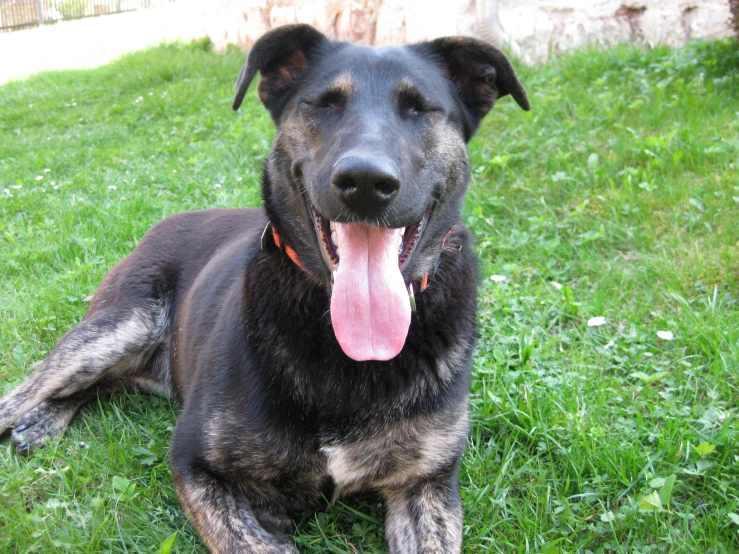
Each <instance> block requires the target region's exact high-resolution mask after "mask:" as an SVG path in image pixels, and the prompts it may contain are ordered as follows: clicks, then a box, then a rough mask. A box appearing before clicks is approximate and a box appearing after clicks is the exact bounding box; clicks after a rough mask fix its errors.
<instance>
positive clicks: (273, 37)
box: [232, 25, 328, 121]
mask: <svg viewBox="0 0 739 554" xmlns="http://www.w3.org/2000/svg"><path fill="white" fill-rule="evenodd" d="M325 41H328V39H327V38H326V37H325V36H324V35H322V34H321V33H319V32H318V31H316V30H315V29H314V28H313V27H311V26H310V25H285V26H284V27H278V28H277V29H274V30H272V31H270V32H268V33H266V34H265V35H263V36H262V37H261V38H260V39H259V40H258V41H257V42H256V43H254V46H253V47H252V49H251V50H250V51H249V56H248V58H247V60H246V65H244V67H243V68H242V70H241V73H240V74H239V79H238V81H237V82H236V97H235V98H234V101H233V105H232V107H233V109H234V111H235V110H238V109H239V106H241V103H242V102H243V100H244V95H245V94H246V91H247V90H248V88H249V85H250V84H251V82H252V81H253V80H254V77H255V76H256V74H257V72H259V73H260V74H261V79H260V80H259V88H258V89H257V92H258V94H259V99H260V100H261V101H262V104H264V106H265V107H266V108H267V109H268V110H269V112H270V114H272V119H273V120H275V121H277V120H278V118H279V115H280V111H281V110H282V107H283V105H284V103H285V100H286V99H287V97H288V96H289V92H290V91H291V89H292V88H293V87H294V86H295V85H296V84H297V83H298V82H299V81H300V79H301V78H302V77H303V76H304V75H305V73H306V72H307V71H308V60H309V58H310V56H311V53H312V52H314V51H315V50H316V49H317V48H318V47H319V46H320V45H321V44H323V43H324V42H325Z"/></svg>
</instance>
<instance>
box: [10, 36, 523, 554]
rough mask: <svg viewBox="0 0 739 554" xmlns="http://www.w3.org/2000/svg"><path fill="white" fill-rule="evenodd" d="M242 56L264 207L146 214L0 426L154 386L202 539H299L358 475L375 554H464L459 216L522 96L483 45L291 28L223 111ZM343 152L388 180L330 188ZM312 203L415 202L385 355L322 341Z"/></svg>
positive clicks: (320, 275) (363, 210)
mask: <svg viewBox="0 0 739 554" xmlns="http://www.w3.org/2000/svg"><path fill="white" fill-rule="evenodd" d="M257 72H259V73H260V74H261V81H260V83H259V97H260V99H261V101H262V102H263V103H264V105H265V106H266V108H267V109H268V110H269V112H270V114H271V115H272V118H273V119H274V121H275V123H276V125H277V128H278V136H277V139H276V140H275V143H274V147H273V150H272V153H271V155H270V156H269V159H268V161H267V162H266V164H265V171H264V178H263V185H262V187H263V196H264V205H265V210H264V211H262V210H247V209H244V210H207V211H201V212H190V213H183V214H177V215H174V216H171V217H168V218H167V219H165V220H164V221H162V222H161V223H159V224H158V225H156V226H155V227H154V228H152V229H151V230H150V231H149V232H148V233H147V234H146V236H144V238H143V239H142V240H141V242H140V244H139V245H138V246H137V247H136V249H135V250H134V251H133V252H132V253H131V254H130V255H129V256H128V257H127V258H126V259H124V260H123V261H122V262H120V263H119V264H118V265H117V266H115V267H114V268H113V269H112V270H111V271H110V272H109V273H108V275H107V276H106V277H105V279H104V280H103V282H102V284H101V285H100V287H99V288H98V290H97V292H96V294H95V296H94V298H93V300H92V303H91V305H90V309H89V311H88V313H87V315H86V316H85V318H84V320H83V321H82V322H81V323H80V324H79V325H78V326H77V327H75V328H74V329H72V330H71V331H70V332H69V333H68V334H67V335H66V336H65V337H64V338H62V340H61V341H60V342H59V344H58V345H57V346H56V348H55V349H54V350H53V351H52V352H51V354H49V356H48V357H47V358H46V359H44V360H43V361H41V362H40V363H39V364H38V367H36V369H35V371H34V372H33V373H32V374H31V375H30V376H29V377H28V378H27V379H26V381H25V382H24V383H23V384H21V385H20V386H19V387H17V388H16V389H15V390H14V391H12V392H11V393H10V394H8V395H7V396H5V397H4V398H3V399H2V400H0V425H2V428H3V429H5V430H10V429H12V440H13V441H14V443H15V445H16V448H17V449H18V450H19V451H21V452H27V451H30V450H32V449H33V448H35V447H39V446H42V445H43V444H44V443H45V442H46V441H47V440H48V439H49V438H50V437H55V436H57V435H59V434H60V433H62V432H63V431H64V429H65V428H66V426H67V424H68V423H69V421H70V420H71V418H72V417H73V416H74V414H75V412H76V411H77V409H78V408H79V407H80V406H81V405H82V404H83V403H84V402H85V401H87V400H88V399H89V398H90V397H91V396H93V395H95V394H97V393H99V392H100V391H101V390H102V391H106V392H107V391H114V390H117V389H121V388H124V387H129V386H135V387H139V388H141V389H144V390H147V391H150V392H157V393H163V394H166V395H169V396H171V397H174V398H176V399H177V400H179V401H181V403H182V412H181V415H180V417H179V420H178V422H177V427H176V429H175V432H174V438H173V441H172V449H171V465H172V472H173V475H174V480H175V485H176V489H177V494H178V496H179V498H180V501H181V503H182V505H183V507H184V509H185V511H186V513H187V515H188V516H189V518H190V519H191V521H192V523H193V524H194V525H195V527H196V528H197V529H198V531H199V533H200V535H201V536H202V538H203V540H204V541H205V542H206V544H207V545H208V547H209V548H210V549H211V550H212V551H213V552H219V553H227V552H228V553H231V552H233V553H236V552H248V553H254V554H263V553H288V552H296V550H295V548H294V546H293V545H292V544H291V541H290V540H289V538H287V537H286V536H285V534H284V533H287V532H289V531H290V529H291V521H292V518H293V517H294V516H295V515H296V514H298V513H299V512H301V511H303V510H306V509H313V508H316V507H320V506H321V504H322V502H323V501H325V499H335V498H338V497H340V496H342V495H345V494H349V493H353V492H356V491H361V490H368V489H371V490H376V491H378V492H379V493H380V494H381V495H382V496H383V497H384V499H385V501H386V504H387V516H386V531H387V532H386V535H387V541H388V544H389V550H390V552H392V553H394V554H406V553H408V554H410V553H425V554H431V553H438V554H449V553H453V552H459V551H460V550H461V542H462V506H461V501H460V495H459V489H458V478H457V472H458V466H459V460H460V456H461V454H462V452H463V449H464V447H465V440H466V434H467V431H468V413H467V412H468V389H469V381H470V368H471V359H472V352H473V349H474V344H475V307H476V306H475V305H476V279H477V276H476V265H475V259H474V255H473V252H472V250H471V248H470V234H469V232H468V231H467V229H466V228H465V227H464V226H463V225H462V224H461V222H460V207H461V202H462V197H463V195H464V192H465V189H466V186H467V182H468V179H469V163H468V156H467V150H466V142H467V141H468V140H469V139H470V138H471V136H472V135H473V134H474V132H475V130H476V128H477V126H478V124H479V122H480V120H481V119H482V117H483V116H484V115H485V114H486V113H487V112H488V111H489V110H490V108H491V107H492V105H493V102H494V101H495V100H496V99H497V98H499V97H501V96H504V95H506V94H511V95H512V96H513V98H514V99H515V100H516V101H517V102H518V104H519V105H520V106H521V107H522V108H524V109H528V108H529V106H528V101H527V99H526V95H525V92H524V91H523V88H522V87H521V85H520V84H519V82H518V80H517V78H516V75H515V73H514V71H513V69H512V67H511V65H510V63H509V62H508V60H507V59H506V58H505V57H504V56H503V54H501V53H500V52H499V51H498V50H497V49H495V48H494V47H492V46H490V45H489V44H486V43H483V42H481V41H477V40H474V39H467V38H444V39H438V40H435V41H431V42H426V43H422V44H417V45H411V46H405V47H393V48H384V49H372V48H369V47H361V46H354V45H350V44H346V43H341V42H336V41H332V40H329V39H327V38H326V37H324V36H323V35H321V34H320V33H318V32H317V31H315V30H314V29H312V28H311V27H308V26H304V25H295V26H288V27H283V28H280V29H277V30H274V31H272V32H270V33H268V34H267V35H265V36H264V37H263V38H262V39H261V40H260V41H258V42H257V44H255V46H254V48H253V49H252V51H251V53H250V54H249V58H248V61H247V64H246V66H245V67H244V69H243V70H242V73H241V75H240V77H239V82H238V84H237V88H238V92H237V95H236V99H235V101H234V109H238V107H239V105H240V104H241V102H242V100H243V97H244V94H245V92H246V90H247V88H248V86H249V84H250V82H251V81H252V79H253V78H254V77H255V76H256V73H257ZM347 152H354V153H356V152H360V153H361V156H363V158H362V160H365V161H366V160H368V161H367V163H369V164H370V165H372V164H374V163H375V162H376V161H377V160H380V162H379V163H380V165H382V164H385V166H387V167H392V168H394V170H393V171H394V176H395V177H393V179H395V178H397V179H396V181H397V185H398V188H397V190H390V191H389V192H388V194H387V195H385V192H386V191H385V190H384V189H383V190H382V191H381V192H380V193H381V194H382V195H384V196H382V199H381V201H380V200H377V199H376V198H375V200H377V201H375V200H372V199H371V200H370V201H369V202H366V201H365V200H364V199H360V200H359V201H350V200H351V198H350V197H348V196H346V195H345V196H342V194H345V193H346V188H345V189H341V188H340V187H339V188H338V189H337V186H336V175H335V172H336V171H337V170H336V167H337V166H338V165H339V164H340V162H341V160H342V159H343V157H342V156H345V155H346V153H347ZM363 163H364V162H363ZM385 166H383V167H385ZM332 172H333V173H332ZM393 182H395V181H393ZM376 184H377V183H376ZM380 185H382V187H385V185H386V183H384V182H383V183H380ZM378 186H379V185H378ZM378 190H379V189H378ZM353 191H354V189H353V188H352V189H350V192H353ZM371 193H372V194H375V192H374V191H371ZM380 193H378V194H380ZM385 196H388V198H389V200H388V198H385ZM312 209H315V210H316V211H317V212H318V213H320V214H321V216H323V218H325V219H326V220H331V221H338V222H358V223H363V224H372V225H376V226H380V227H387V228H399V227H406V226H408V227H409V228H411V227H410V226H412V225H413V224H414V223H415V222H418V221H419V220H420V219H421V218H423V217H424V214H430V215H428V217H427V220H426V223H425V225H424V227H423V232H422V233H421V235H420V238H418V241H417V244H416V246H415V249H414V250H413V252H412V256H411V257H410V260H409V261H408V263H407V265H405V266H404V267H403V266H401V267H402V275H403V279H404V280H405V283H406V285H410V286H411V287H412V288H413V289H414V291H415V302H416V305H417V309H416V311H415V312H414V313H413V315H412V320H411V323H410V329H409V331H408V335H407V338H406V340H405V345H404V346H403V347H402V351H401V352H400V353H399V354H398V355H397V356H395V357H393V358H392V359H390V360H387V361H372V360H368V361H355V360H353V359H350V358H349V357H348V356H347V355H346V354H345V353H344V351H342V347H341V346H340V345H339V343H338V342H337V337H336V336H335V334H334V332H333V331H332V325H331V320H330V314H329V312H330V301H329V299H330V294H331V273H330V270H329V266H328V265H327V262H326V261H324V258H323V257H322V255H321V249H320V245H319V241H320V240H321V238H320V236H318V235H317V231H316V230H315V228H314V224H313V215H312V213H311V210H312ZM273 230H274V232H273ZM289 250H292V256H289V255H288V251H289ZM424 279H426V280H428V281H430V284H429V286H428V288H426V289H425V290H423V291H422V292H421V288H422V286H421V282H422V281H423V280H424ZM425 284H426V283H425V282H424V283H423V285H424V286H425Z"/></svg>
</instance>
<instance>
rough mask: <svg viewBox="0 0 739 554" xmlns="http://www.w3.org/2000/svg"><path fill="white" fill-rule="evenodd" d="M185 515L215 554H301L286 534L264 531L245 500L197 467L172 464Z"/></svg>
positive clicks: (176, 487)
mask: <svg viewBox="0 0 739 554" xmlns="http://www.w3.org/2000/svg"><path fill="white" fill-rule="evenodd" d="M172 474H173V476H174V482H175V489H176V490H177V496H178V497H179V499H180V503H181V504H182V506H183V508H184V509H185V513H186V514H187V516H188V517H189V518H190V521H191V522H192V524H193V525H194V526H195V528H196V529H197V530H198V533H199V534H200V537H201V538H202V539H203V541H204V542H205V544H206V545H208V548H209V549H210V551H211V552H213V553H214V554H237V553H238V554H298V551H297V550H296V549H295V547H294V546H293V545H292V543H291V541H290V539H289V538H288V537H286V536H285V535H281V534H271V533H268V532H267V531H265V529H264V528H263V527H262V526H261V525H260V523H259V521H258V520H257V516H256V515H255V514H254V511H253V510H252V507H251V506H250V504H249V502H248V501H247V499H246V498H244V497H243V496H241V495H239V494H234V493H233V492H231V491H230V490H229V488H227V487H226V486H225V485H224V484H223V483H222V482H221V481H220V480H219V479H218V478H217V477H215V476H213V475H210V474H209V473H208V472H206V471H204V470H202V469H199V468H197V467H196V466H195V465H194V464H193V465H191V466H187V467H185V468H183V467H182V466H179V467H177V464H173V468H172Z"/></svg>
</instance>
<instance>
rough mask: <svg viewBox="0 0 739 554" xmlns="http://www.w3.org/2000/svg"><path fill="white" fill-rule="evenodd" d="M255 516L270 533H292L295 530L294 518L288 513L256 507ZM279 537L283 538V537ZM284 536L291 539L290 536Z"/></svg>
mask: <svg viewBox="0 0 739 554" xmlns="http://www.w3.org/2000/svg"><path fill="white" fill-rule="evenodd" d="M254 516H255V517H256V518H257V521H258V522H259V524H260V525H261V526H262V527H263V528H264V530H265V531H267V532H268V533H273V534H275V535H290V534H292V533H293V531H295V525H294V524H293V520H292V519H291V518H289V517H288V516H287V514H283V513H279V512H273V511H270V510H265V509H260V508H255V509H254ZM279 538H280V539H282V537H279ZM284 538H285V539H288V540H289V537H284Z"/></svg>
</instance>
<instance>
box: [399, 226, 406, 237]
mask: <svg viewBox="0 0 739 554" xmlns="http://www.w3.org/2000/svg"><path fill="white" fill-rule="evenodd" d="M403 235H405V227H403V228H402V229H401V230H400V236H401V237H402V236H403Z"/></svg>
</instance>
